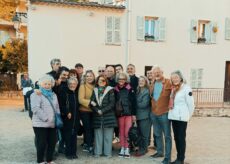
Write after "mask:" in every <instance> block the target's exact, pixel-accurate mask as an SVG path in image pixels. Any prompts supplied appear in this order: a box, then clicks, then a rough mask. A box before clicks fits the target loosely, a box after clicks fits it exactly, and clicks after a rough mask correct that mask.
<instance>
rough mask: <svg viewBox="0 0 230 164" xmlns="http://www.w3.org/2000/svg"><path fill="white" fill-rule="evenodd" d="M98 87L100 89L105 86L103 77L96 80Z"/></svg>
mask: <svg viewBox="0 0 230 164" xmlns="http://www.w3.org/2000/svg"><path fill="white" fill-rule="evenodd" d="M98 85H99V86H100V87H104V86H105V85H106V80H105V78H104V77H100V78H99V80H98Z"/></svg>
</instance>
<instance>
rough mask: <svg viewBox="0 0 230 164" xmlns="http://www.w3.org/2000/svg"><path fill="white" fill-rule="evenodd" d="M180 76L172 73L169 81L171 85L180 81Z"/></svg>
mask: <svg viewBox="0 0 230 164" xmlns="http://www.w3.org/2000/svg"><path fill="white" fill-rule="evenodd" d="M181 80H182V79H181V78H180V76H178V75H177V74H172V75H171V81H172V84H173V85H179V84H180V83H181Z"/></svg>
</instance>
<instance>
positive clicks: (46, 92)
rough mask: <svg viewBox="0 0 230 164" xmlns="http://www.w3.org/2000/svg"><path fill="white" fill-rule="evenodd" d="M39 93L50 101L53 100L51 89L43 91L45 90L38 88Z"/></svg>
mask: <svg viewBox="0 0 230 164" xmlns="http://www.w3.org/2000/svg"><path fill="white" fill-rule="evenodd" d="M40 91H41V93H42V94H43V95H45V96H46V97H48V98H49V99H50V100H53V91H52V89H45V88H42V87H41V88H40Z"/></svg>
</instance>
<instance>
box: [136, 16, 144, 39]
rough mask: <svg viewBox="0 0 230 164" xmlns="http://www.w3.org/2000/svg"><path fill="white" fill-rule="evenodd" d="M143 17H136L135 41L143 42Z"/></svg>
mask: <svg viewBox="0 0 230 164" xmlns="http://www.w3.org/2000/svg"><path fill="white" fill-rule="evenodd" d="M144 24H145V21H144V17H142V16H137V40H144V35H145V33H144V31H145V27H144V26H145V25H144Z"/></svg>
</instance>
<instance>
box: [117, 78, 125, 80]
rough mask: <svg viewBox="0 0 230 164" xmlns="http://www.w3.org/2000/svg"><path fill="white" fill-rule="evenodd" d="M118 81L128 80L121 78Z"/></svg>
mask: <svg viewBox="0 0 230 164" xmlns="http://www.w3.org/2000/svg"><path fill="white" fill-rule="evenodd" d="M118 80H126V79H122V78H119V79H118Z"/></svg>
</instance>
